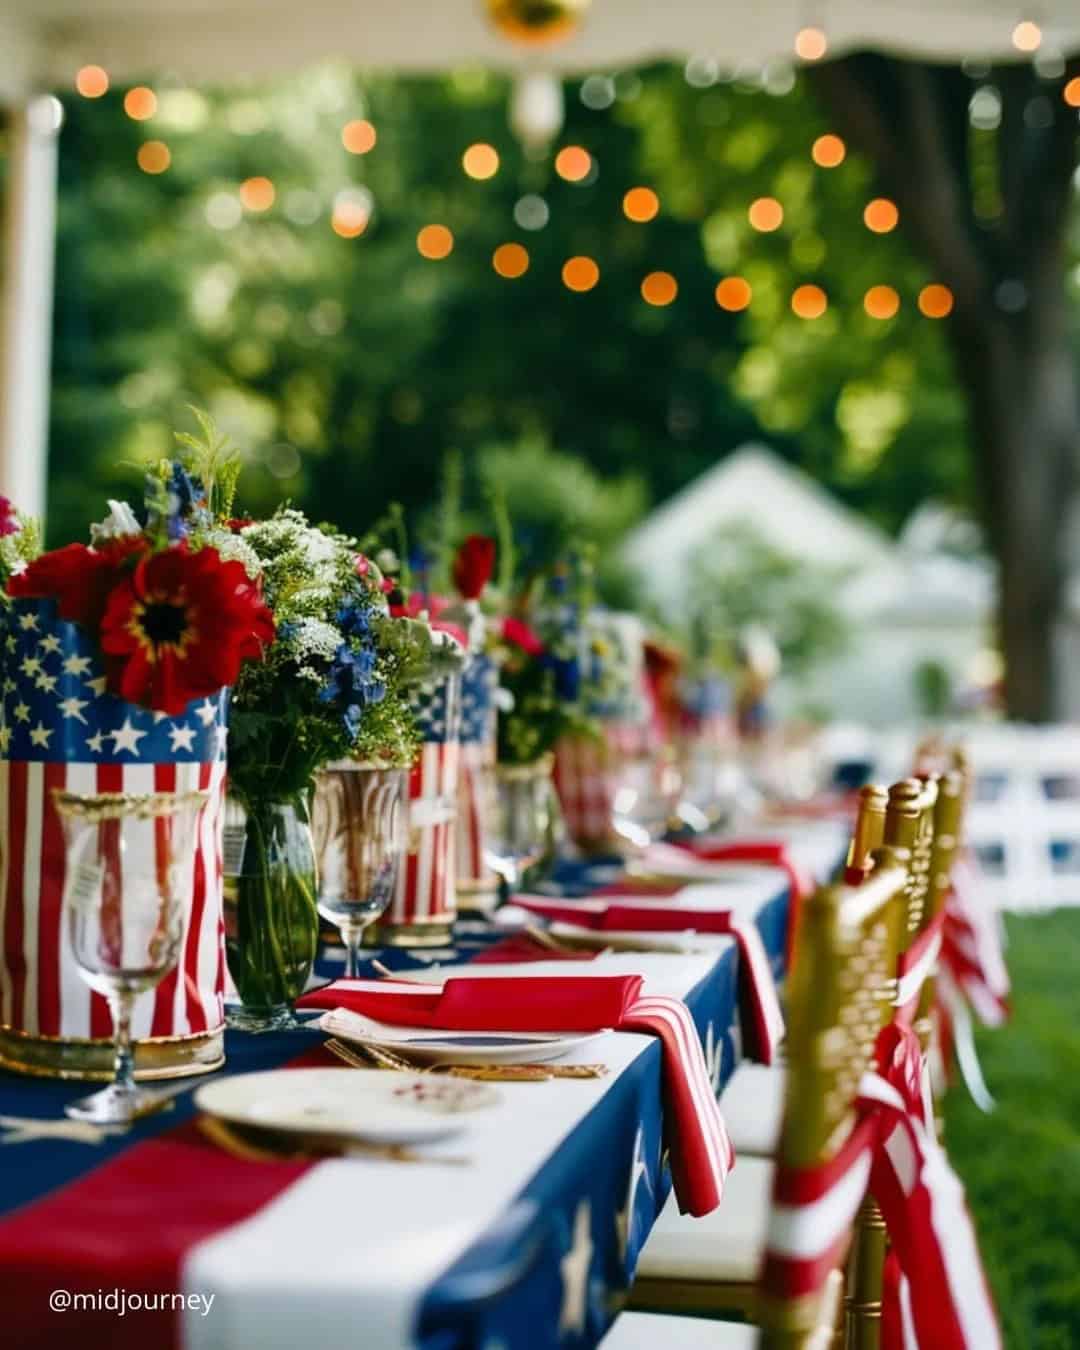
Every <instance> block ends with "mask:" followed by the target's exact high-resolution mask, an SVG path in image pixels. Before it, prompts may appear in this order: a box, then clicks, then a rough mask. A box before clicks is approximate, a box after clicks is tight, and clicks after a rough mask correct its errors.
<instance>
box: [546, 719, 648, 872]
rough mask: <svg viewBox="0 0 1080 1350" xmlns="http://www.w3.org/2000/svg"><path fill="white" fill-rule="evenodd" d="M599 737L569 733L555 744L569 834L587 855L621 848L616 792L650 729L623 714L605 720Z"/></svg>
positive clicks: (558, 784) (558, 788) (559, 789)
mask: <svg viewBox="0 0 1080 1350" xmlns="http://www.w3.org/2000/svg"><path fill="white" fill-rule="evenodd" d="M600 727H601V734H600V737H599V738H595V737H590V736H564V737H562V738H561V739H560V740H559V741H558V743H557V744H556V746H555V774H554V777H555V791H556V792H557V794H558V797H559V806H560V808H561V811H562V817H563V823H564V825H565V827H566V833H567V835H568V836H569V838H570V839H571V841H572V842H573V843H574V844H575V845H576V846H577V847H578V848H579V849H581V850H582V851H583V852H585V853H602V852H610V851H611V850H613V849H615V848H617V845H618V836H617V835H616V832H615V823H614V822H615V794H616V792H617V791H618V787H619V775H620V771H621V769H622V766H623V764H624V763H625V762H626V761H627V760H628V759H633V758H637V757H638V756H640V755H641V754H642V753H643V752H644V749H645V747H646V744H647V741H648V727H647V726H645V725H643V724H642V723H641V722H640V721H632V720H629V719H625V718H620V717H610V718H604V719H602V720H601V722H600Z"/></svg>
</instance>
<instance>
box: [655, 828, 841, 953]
mask: <svg viewBox="0 0 1080 1350" xmlns="http://www.w3.org/2000/svg"><path fill="white" fill-rule="evenodd" d="M679 847H680V848H685V849H686V850H687V851H688V852H690V853H692V854H693V856H694V857H695V858H701V859H702V860H703V861H706V862H748V863H763V864H766V865H768V866H769V867H782V868H783V869H784V871H785V872H786V873H787V874H788V882H789V884H790V888H791V903H790V908H789V911H788V931H787V968H788V970H789V971H790V970H791V962H792V958H793V956H794V953H795V942H796V939H797V935H798V927H799V913H800V911H801V909H802V902H803V901H804V900H806V899H809V897H810V895H811V894H812V892H813V889H814V882H813V879H812V878H811V877H808V876H807V875H806V874H805V873H804V872H803V870H802V869H801V868H800V867H799V865H798V863H797V862H796V861H795V859H794V858H793V857H792V856H791V853H790V851H789V849H788V846H787V844H786V843H785V842H784V840H783V839H740V840H738V841H732V842H731V843H715V842H712V843H711V842H710V841H709V840H708V839H707V838H706V839H698V840H691V841H690V842H689V843H685V844H680V845H679Z"/></svg>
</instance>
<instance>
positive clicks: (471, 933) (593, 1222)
mask: <svg viewBox="0 0 1080 1350" xmlns="http://www.w3.org/2000/svg"><path fill="white" fill-rule="evenodd" d="M769 833H770V835H771V836H772V837H777V836H778V835H779V834H780V833H781V832H780V831H779V830H778V829H776V828H775V827H771V826H770V828H769ZM784 833H785V835H786V837H787V839H788V841H789V847H790V850H791V852H792V854H793V856H794V858H795V859H796V861H797V862H798V863H799V865H800V866H801V867H802V869H804V870H805V871H808V872H810V873H811V874H813V875H815V876H817V877H818V878H822V877H824V876H825V875H827V874H828V873H829V872H831V871H832V869H833V868H834V867H835V866H836V864H837V863H838V861H839V859H840V855H841V848H842V842H843V841H842V837H841V836H842V831H841V829H840V827H838V826H837V825H836V824H834V823H827V822H809V823H804V824H802V825H799V826H789V827H788V828H787V830H786V831H785V832H784ZM736 873H737V879H733V880H732V881H730V882H729V881H723V882H719V883H717V897H718V899H717V903H718V904H720V903H722V904H723V905H724V906H725V907H726V906H732V907H734V908H737V909H738V910H740V911H741V912H743V913H748V914H752V915H753V916H754V918H755V920H756V923H757V925H758V928H759V930H760V932H761V935H762V938H763V941H764V944H765V947H766V950H767V951H768V953H769V956H770V959H771V960H772V963H773V966H774V970H775V972H776V974H777V975H780V974H782V970H783V959H784V958H783V952H784V947H785V941H786V933H787V923H788V911H789V885H788V879H787V875H786V873H785V872H783V871H782V870H779V869H775V868H760V869H757V870H756V871H755V873H754V875H753V876H748V875H747V872H746V868H745V867H739V868H737V869H735V870H734V871H733V878H734V877H735V876H736ZM610 879H611V877H610V868H608V869H601V870H600V871H594V872H592V873H590V872H588V871H582V870H581V869H577V870H576V871H574V872H572V873H570V874H564V875H563V880H564V882H566V883H567V884H566V887H565V889H566V890H567V891H569V892H573V893H577V894H583V893H587V892H588V890H589V888H590V886H591V885H596V884H599V882H601V881H610ZM505 931H506V930H505V928H500V927H498V926H496V925H494V924H492V923H490V922H488V921H461V922H459V924H458V925H457V928H456V930H455V936H454V945H453V947H452V948H448V949H446V950H442V951H439V952H429V953H426V954H425V953H415V952H414V953H411V954H410V953H406V952H403V951H400V950H395V951H384V952H381V953H378V954H377V955H378V956H379V957H380V958H381V959H382V960H383V961H384V962H385V963H386V964H387V965H390V966H392V967H393V968H394V969H395V970H400V971H407V972H408V973H409V975H410V977H411V978H422V979H423V978H427V979H438V980H441V979H442V978H444V977H445V976H446V975H447V974H450V973H454V972H455V971H459V970H460V967H461V965H462V964H466V963H469V962H470V961H473V960H474V959H475V958H476V957H477V956H478V955H480V954H481V953H483V952H485V951H486V950H488V949H489V948H490V947H491V945H492V943H493V942H495V941H497V940H499V939H500V938H501V937H503V936H505ZM693 947H694V949H693V950H689V951H687V952H685V953H680V954H677V955H674V954H659V953H648V954H641V953H631V952H623V953H615V952H611V953H607V954H604V955H602V956H599V957H597V958H596V960H595V961H593V962H590V963H588V967H587V968H588V970H589V971H590V973H592V972H595V973H597V974H601V973H603V974H616V973H629V972H633V973H639V974H642V975H643V976H644V977H645V980H646V989H647V990H648V992H653V993H667V994H674V995H677V996H679V997H682V998H684V999H685V1001H686V1003H687V1005H688V1007H689V1008H690V1010H691V1012H692V1014H693V1018H694V1022H695V1024H696V1026H697V1029H698V1032H699V1034H700V1036H701V1039H702V1043H703V1046H704V1048H705V1052H706V1058H707V1062H708V1065H709V1070H710V1075H711V1077H712V1081H713V1084H714V1087H715V1088H716V1090H717V1092H720V1090H721V1089H722V1088H723V1086H724V1084H725V1083H726V1082H727V1080H728V1078H729V1077H730V1075H731V1073H732V1072H733V1070H734V1068H735V1066H736V1065H737V1063H738V1061H739V1059H740V1057H741V1053H742V1050H741V1036H740V1031H739V1005H738V997H737V980H738V974H739V972H738V956H737V951H736V946H735V943H734V942H733V941H732V939H730V938H728V937H713V938H709V939H700V940H699V941H697V942H695V943H694V944H693ZM568 968H569V969H568ZM582 969H583V967H582V964H581V963H577V962H574V963H560V962H554V961H553V962H546V961H539V962H530V963H529V964H527V965H524V966H521V965H514V966H508V965H503V964H495V963H491V962H486V963H483V964H477V965H475V966H472V967H470V970H469V973H470V974H476V975H482V974H492V975H494V974H511V973H527V974H529V975H538V974H547V973H550V974H566V973H574V974H580V973H582ZM319 973H320V974H321V975H322V977H323V978H332V977H333V976H335V975H338V974H340V973H341V965H340V954H338V953H335V952H333V951H328V952H327V953H325V954H324V956H323V958H322V959H321V961H320V969H319ZM322 1040H323V1036H322V1034H321V1033H319V1032H317V1031H315V1030H306V1029H305V1030H297V1031H290V1032H279V1033H271V1034H266V1035H261V1036H252V1035H249V1034H246V1033H243V1032H234V1031H229V1032H228V1033H227V1036H226V1048H227V1064H226V1067H225V1069H224V1071H223V1072H224V1073H227V1074H236V1073H246V1072H252V1071H255V1070H260V1069H270V1068H278V1067H282V1066H285V1065H289V1066H290V1067H303V1066H312V1065H324V1066H325V1065H331V1064H337V1061H336V1060H333V1059H332V1058H331V1057H330V1056H329V1055H328V1054H327V1052H326V1051H324V1050H322V1049H321V1048H320V1047H321V1042H322ZM577 1053H578V1055H579V1057H580V1058H581V1059H583V1060H588V1061H590V1062H594V1061H601V1062H603V1063H604V1064H606V1065H607V1066H608V1068H609V1070H610V1071H609V1073H608V1074H607V1075H606V1076H605V1077H603V1078H599V1079H589V1080H576V1079H575V1080H566V1079H551V1080H548V1081H544V1082H533V1083H498V1084H497V1085H496V1087H497V1090H498V1094H499V1101H498V1102H497V1103H496V1104H494V1105H493V1106H491V1107H490V1108H488V1109H486V1110H484V1111H482V1112H477V1113H476V1115H475V1116H470V1117H469V1123H468V1125H467V1128H466V1129H465V1131H464V1132H463V1133H461V1134H459V1135H457V1136H455V1137H454V1138H451V1139H448V1140H446V1141H445V1142H444V1143H442V1144H433V1145H430V1146H427V1147H426V1148H425V1149H424V1158H425V1161H424V1162H419V1163H404V1162H397V1161H388V1160H382V1159H373V1158H356V1157H354V1158H333V1159H322V1160H310V1159H300V1160H297V1159H281V1160H276V1159H275V1160H273V1161H269V1162H268V1161H253V1160H248V1159H241V1158H238V1157H235V1156H233V1155H231V1154H227V1153H225V1152H223V1151H222V1150H220V1149H218V1148H216V1147H215V1146H214V1145H213V1144H212V1143H211V1142H210V1140H209V1139H208V1138H207V1137H206V1136H205V1135H204V1134H203V1132H202V1131H200V1130H199V1129H198V1128H197V1125H196V1121H195V1117H196V1114H197V1113H196V1111H195V1108H194V1105H193V1102H192V1095H191V1093H184V1094H183V1095H181V1096H179V1097H178V1098H177V1099H176V1101H175V1104H174V1108H173V1109H172V1110H171V1111H169V1112H167V1113H165V1114H161V1115H157V1116H154V1117H150V1118H148V1119H145V1120H143V1121H141V1122H139V1123H138V1124H137V1125H136V1126H135V1127H134V1128H133V1129H132V1130H131V1131H130V1132H129V1133H127V1134H123V1135H120V1136H119V1137H111V1138H108V1139H105V1140H102V1141H99V1142H80V1141H78V1140H76V1139H73V1138H64V1137H57V1135H56V1134H55V1133H54V1132H53V1130H52V1129H50V1126H55V1124H56V1123H57V1122H60V1121H62V1120H63V1107H64V1104H65V1103H66V1102H67V1101H69V1100H71V1099H72V1098H74V1097H76V1096H78V1095H81V1094H82V1093H84V1092H85V1090H86V1089H85V1085H79V1084H71V1083H64V1082H57V1081H52V1080H40V1079H26V1078H20V1077H17V1076H16V1075H14V1074H10V1073H0V1139H2V1140H3V1141H4V1142H3V1143H2V1144H0V1177H2V1183H0V1328H3V1331H4V1342H5V1343H6V1344H10V1345H12V1346H19V1347H21V1348H25V1347H31V1346H34V1347H37V1346H41V1347H50V1350H51V1348H52V1347H54V1346H60V1345H62V1344H63V1345H70V1344H78V1345H79V1346H80V1350H94V1347H97V1346H101V1347H106V1346H107V1347H110V1350H126V1347H128V1346H130V1347H132V1350H134V1347H142V1346H145V1345H147V1344H154V1345H162V1346H166V1345H174V1346H178V1347H181V1346H182V1347H185V1350H254V1347H259V1350H296V1348H297V1347H299V1346H302V1345H304V1344H307V1343H309V1342H311V1341H313V1340H315V1341H318V1342H320V1343H321V1344H324V1345H327V1346H338V1345H357V1346H362V1347H365V1348H367V1347H371V1350H396V1347H403V1346H420V1347H422V1350H457V1348H458V1347H461V1348H462V1350H464V1347H472V1346H476V1347H481V1346H482V1347H487V1348H491V1347H496V1346H501V1347H508V1348H510V1350H513V1348H514V1347H518V1346H528V1347H529V1350H534V1348H535V1350H543V1347H548V1346H550V1347H556V1346H572V1347H576V1346H591V1345H595V1344H597V1342H598V1341H599V1340H600V1338H601V1337H602V1336H603V1334H604V1332H605V1331H606V1329H607V1328H608V1326H609V1325H610V1323H611V1321H612V1319H613V1317H614V1316H615V1315H616V1313H617V1312H618V1310H619V1308H620V1307H621V1305H622V1302H623V1301H624V1298H625V1293H626V1290H627V1287H628V1285H629V1283H630V1280H631V1278H632V1276H633V1271H634V1268H635V1264H636V1261H637V1257H638V1254H639V1252H640V1250H641V1247H642V1245H643V1244H644V1242H645V1239H646V1237H647V1236H648V1234H649V1231H650V1229H651V1227H652V1225H653V1223H654V1221H655V1219H656V1217H657V1215H658V1213H659V1211H660V1209H661V1208H662V1206H663V1204H664V1202H665V1200H666V1199H667V1196H668V1193H669V1191H670V1177H669V1173H668V1168H667V1165H666V1158H665V1156H664V1154H663V1147H662V1123H663V1122H662V1092H661V1052H660V1046H659V1043H658V1042H657V1041H656V1040H655V1039H653V1038H652V1037H648V1036H643V1035H636V1034H628V1033H616V1032H609V1033H606V1034H605V1035H604V1036H603V1037H602V1038H601V1039H600V1040H597V1041H593V1042H591V1043H590V1044H589V1045H588V1046H585V1047H582V1048H581V1050H580V1051H579V1052H577ZM569 1062H572V1061H569ZM342 1072H355V1070H350V1069H345V1068H343V1069H342ZM463 1155H464V1156H465V1157H466V1158H467V1162H465V1163H463V1164H462V1163H459V1162H454V1161H453V1160H454V1159H460V1158H461V1157H462V1156H463ZM440 1157H445V1158H446V1159H448V1160H449V1161H447V1162H446V1163H445V1164H441V1163H440V1162H439V1159H440ZM57 1291H60V1293H59V1296H58V1295H57ZM76 1294H84V1295H89V1296H90V1297H89V1299H83V1300H81V1302H82V1303H83V1306H75V1304H76V1299H75V1297H74V1296H75V1295H76ZM162 1295H168V1296H170V1297H169V1298H168V1299H167V1300H165V1302H164V1305H162V1304H161V1299H160V1297H159V1296H162ZM68 1296H70V1297H68ZM133 1296H138V1297H139V1298H141V1299H143V1300H144V1301H153V1302H156V1303H157V1304H158V1305H159V1306H156V1307H153V1306H152V1307H136V1306H133ZM110 1298H111V1303H110ZM65 1299H66V1300H67V1306H64V1304H65ZM181 1305H183V1306H181ZM121 1308H123V1313H121Z"/></svg>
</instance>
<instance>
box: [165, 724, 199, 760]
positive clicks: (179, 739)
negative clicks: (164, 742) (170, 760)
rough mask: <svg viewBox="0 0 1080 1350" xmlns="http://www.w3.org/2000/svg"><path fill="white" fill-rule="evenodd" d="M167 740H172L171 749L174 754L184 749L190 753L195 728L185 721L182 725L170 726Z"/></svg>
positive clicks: (192, 746) (192, 747)
mask: <svg viewBox="0 0 1080 1350" xmlns="http://www.w3.org/2000/svg"><path fill="white" fill-rule="evenodd" d="M169 740H170V741H171V742H172V751H173V754H174V755H175V754H178V753H179V752H180V751H181V750H185V751H187V753H188V754H190V753H191V751H192V750H193V749H194V748H195V747H194V745H193V742H194V740H195V728H194V727H189V726H188V725H187V724H186V723H185V724H184V725H183V726H179V727H170V728H169Z"/></svg>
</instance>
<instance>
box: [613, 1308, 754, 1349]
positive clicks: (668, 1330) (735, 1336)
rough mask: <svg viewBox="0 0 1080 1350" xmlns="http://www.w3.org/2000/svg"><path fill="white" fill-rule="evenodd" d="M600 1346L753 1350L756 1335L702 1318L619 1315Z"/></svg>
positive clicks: (738, 1326)
mask: <svg viewBox="0 0 1080 1350" xmlns="http://www.w3.org/2000/svg"><path fill="white" fill-rule="evenodd" d="M600 1344H601V1346H602V1347H603V1350H659V1347H663V1350H757V1346H758V1345H759V1344H760V1332H759V1331H758V1329H757V1328H756V1327H748V1326H743V1325H742V1324H740V1323H737V1322H711V1321H709V1320H708V1319H707V1318H704V1317H669V1316H667V1315H666V1314H664V1313H623V1314H622V1316H621V1317H619V1318H618V1319H617V1320H616V1322H615V1325H614V1326H613V1327H612V1328H611V1330H610V1331H609V1332H608V1334H607V1335H606V1336H605V1337H604V1339H603V1340H602V1341H601V1342H600Z"/></svg>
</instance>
